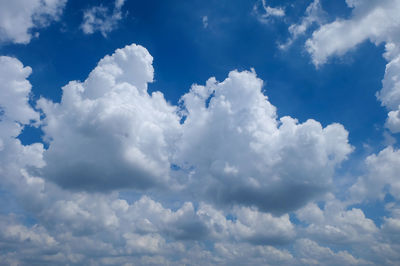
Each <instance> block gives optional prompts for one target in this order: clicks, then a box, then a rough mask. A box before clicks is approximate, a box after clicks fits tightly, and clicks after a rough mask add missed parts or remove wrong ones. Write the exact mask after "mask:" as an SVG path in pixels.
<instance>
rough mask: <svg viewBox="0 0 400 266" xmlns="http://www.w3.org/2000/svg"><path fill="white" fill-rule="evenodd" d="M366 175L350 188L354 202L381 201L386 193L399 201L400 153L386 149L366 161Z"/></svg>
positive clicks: (390, 148)
mask: <svg viewBox="0 0 400 266" xmlns="http://www.w3.org/2000/svg"><path fill="white" fill-rule="evenodd" d="M366 169H367V173H366V174H365V175H364V176H362V177H360V178H359V179H358V180H357V182H356V183H355V184H354V185H353V186H352V187H351V193H352V197H353V199H354V200H358V201H362V200H364V199H369V200H374V199H380V200H383V199H384V197H385V195H386V194H387V193H390V194H391V195H392V196H393V197H395V198H396V199H400V198H399V195H400V180H399V178H398V173H399V171H400V151H399V150H395V149H393V148H392V147H387V148H385V149H384V150H382V151H381V152H379V154H378V155H375V154H373V155H370V156H369V157H368V158H367V159H366Z"/></svg>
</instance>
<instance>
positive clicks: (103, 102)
mask: <svg viewBox="0 0 400 266" xmlns="http://www.w3.org/2000/svg"><path fill="white" fill-rule="evenodd" d="M152 61H153V58H152V56H151V55H150V54H149V53H148V51H147V50H146V49H145V48H143V47H141V46H136V45H131V46H126V47H125V48H123V49H118V50H116V52H115V53H114V54H113V55H111V56H106V57H105V58H103V59H102V60H101V61H100V62H99V63H98V65H97V67H96V68H95V69H94V70H93V71H92V72H91V73H90V75H89V77H88V78H87V79H86V80H85V81H84V82H79V81H72V82H70V83H69V84H68V85H66V86H65V87H63V95H62V99H61V103H53V102H51V101H48V100H45V99H41V100H39V101H38V107H39V108H41V109H42V110H43V113H44V115H45V116H46V118H45V119H44V121H43V123H44V126H43V131H44V133H45V138H46V139H47V140H48V141H49V142H50V147H49V149H48V150H47V151H46V152H45V154H44V157H45V159H46V163H47V165H46V167H45V168H44V169H43V174H44V176H45V177H46V178H48V179H49V180H52V181H54V182H56V183H57V184H59V185H60V186H62V187H64V188H70V189H78V190H93V191H99V190H100V191H104V190H113V189H117V188H123V187H126V188H130V187H134V188H138V189H144V188H148V187H151V186H155V185H162V184H164V185H165V184H166V183H167V182H168V181H169V172H170V160H171V156H172V154H171V152H172V150H173V148H172V145H173V144H174V142H175V141H176V140H177V138H178V137H179V130H180V124H179V117H178V116H177V114H176V107H174V106H171V105H169V104H168V103H167V102H166V101H165V99H164V97H163V95H162V94H161V93H160V92H154V93H152V95H149V94H148V93H147V83H148V82H152V81H153V66H152Z"/></svg>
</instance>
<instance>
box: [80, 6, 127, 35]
mask: <svg viewBox="0 0 400 266" xmlns="http://www.w3.org/2000/svg"><path fill="white" fill-rule="evenodd" d="M124 3H125V0H115V2H114V7H113V9H112V10H111V9H110V8H108V7H105V6H102V5H100V6H94V7H92V8H90V9H87V10H86V11H85V12H84V13H83V22H82V25H81V28H82V31H83V32H84V33H85V34H93V33H95V32H96V31H99V32H100V33H101V34H102V35H103V36H104V37H107V34H108V33H110V32H111V31H113V30H115V29H116V28H117V27H118V22H119V21H120V20H121V19H122V18H123V14H122V11H121V9H122V6H123V5H124Z"/></svg>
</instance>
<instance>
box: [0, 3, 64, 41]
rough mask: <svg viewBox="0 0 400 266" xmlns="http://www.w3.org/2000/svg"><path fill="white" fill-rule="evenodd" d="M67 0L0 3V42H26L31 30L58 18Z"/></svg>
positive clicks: (30, 37)
mask: <svg viewBox="0 0 400 266" xmlns="http://www.w3.org/2000/svg"><path fill="white" fill-rule="evenodd" d="M66 3H67V0H29V1H27V0H15V1H1V3H0V42H13V43H23V44H27V43H29V42H30V40H31V39H32V35H33V30H34V29H38V28H43V27H47V26H48V25H49V24H50V23H51V22H52V21H57V20H59V18H60V16H61V14H62V12H63V9H64V7H65V4H66Z"/></svg>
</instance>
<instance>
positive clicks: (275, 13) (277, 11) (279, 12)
mask: <svg viewBox="0 0 400 266" xmlns="http://www.w3.org/2000/svg"><path fill="white" fill-rule="evenodd" d="M260 8H261V9H262V12H260V11H259V10H260ZM253 12H254V14H256V16H257V19H258V20H259V21H260V22H262V23H268V22H269V21H270V19H271V18H279V17H284V16H285V10H284V9H283V8H281V7H270V6H267V3H266V1H265V0H260V1H257V2H256V3H255V4H254V6H253Z"/></svg>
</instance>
